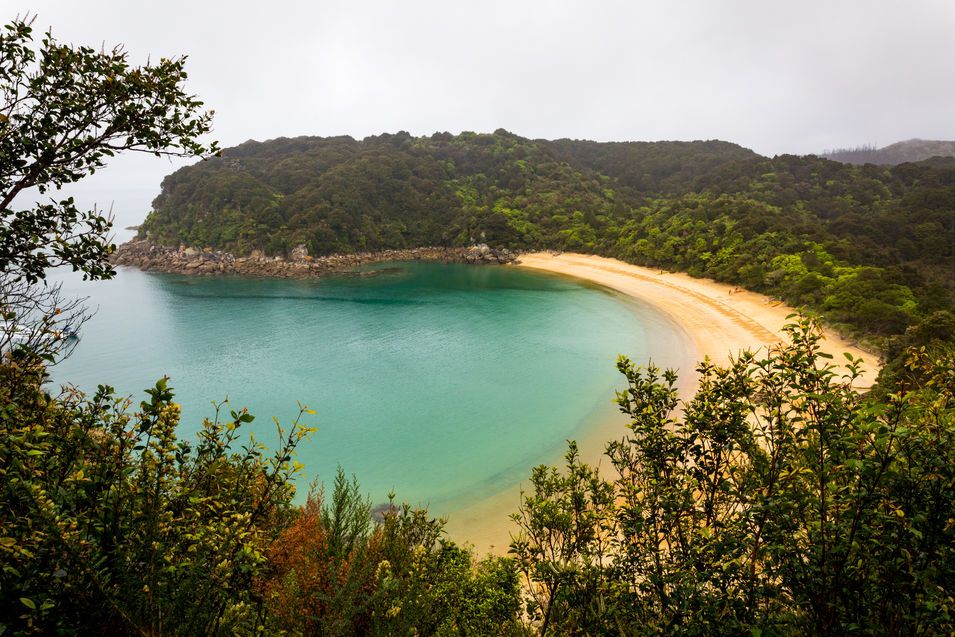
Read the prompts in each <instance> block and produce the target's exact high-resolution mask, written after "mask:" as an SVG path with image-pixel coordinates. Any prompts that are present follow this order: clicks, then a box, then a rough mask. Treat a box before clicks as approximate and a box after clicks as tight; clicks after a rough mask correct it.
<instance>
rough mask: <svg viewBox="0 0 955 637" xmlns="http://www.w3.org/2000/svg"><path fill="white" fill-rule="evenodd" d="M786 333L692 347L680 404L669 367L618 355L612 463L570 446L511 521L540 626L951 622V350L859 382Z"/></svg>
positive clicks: (940, 630) (954, 624)
mask: <svg viewBox="0 0 955 637" xmlns="http://www.w3.org/2000/svg"><path fill="white" fill-rule="evenodd" d="M789 333H790V336H791V338H792V343H791V344H789V345H785V346H779V347H777V348H774V349H772V350H770V351H769V352H768V353H767V355H766V356H765V357H760V356H757V355H755V354H750V353H745V354H743V355H741V356H740V357H739V358H738V359H736V360H735V361H734V362H733V363H732V364H731V365H730V366H728V367H727V368H717V367H715V366H714V365H712V364H711V363H709V362H704V363H702V364H701V365H700V367H699V369H698V372H699V374H700V386H699V390H698V392H697V394H696V396H695V397H694V398H693V399H692V400H690V401H687V402H685V403H683V405H682V414H681V413H680V411H681V410H680V401H679V400H678V399H677V395H676V390H675V382H676V375H675V374H674V373H673V372H665V373H663V374H662V376H661V374H660V372H659V370H657V369H655V368H653V367H650V368H647V369H646V370H644V369H640V368H637V367H635V366H634V365H633V364H632V363H631V362H630V361H629V360H627V359H625V358H621V360H620V361H619V364H618V367H619V369H620V371H621V373H622V374H623V375H624V376H625V377H626V378H627V382H628V387H627V389H626V390H624V391H622V392H620V393H619V396H618V402H619V404H620V407H621V410H622V411H623V412H624V413H625V414H627V415H628V416H629V417H630V419H631V424H630V425H629V427H628V432H627V435H626V436H625V437H624V438H622V439H620V440H616V441H613V442H611V443H610V444H609V445H608V448H607V456H608V458H609V459H610V462H611V464H612V467H613V469H614V473H615V477H614V479H613V480H611V481H607V482H605V481H603V480H601V479H599V478H598V476H597V474H596V472H595V471H594V470H593V469H591V468H590V467H587V466H586V465H582V464H581V463H580V462H579V461H578V459H577V458H576V454H575V453H574V449H573V447H571V451H570V453H569V454H568V466H567V470H566V471H565V472H564V473H559V472H557V470H556V469H547V468H545V467H541V468H538V469H537V470H535V472H534V474H533V477H532V486H533V492H532V493H531V494H530V495H527V496H525V498H524V502H523V507H522V512H521V514H520V515H518V516H517V517H516V519H517V521H518V522H519V523H520V525H521V527H522V532H521V534H520V535H519V536H518V537H517V538H516V539H515V541H514V543H513V544H512V551H513V552H514V553H515V555H516V556H517V557H518V559H519V564H520V566H521V570H522V573H523V574H524V576H525V578H526V579H527V581H528V585H529V591H530V593H531V597H532V599H531V606H532V608H533V609H534V611H535V615H534V617H535V619H536V621H537V622H538V626H540V629H541V632H542V633H549V634H661V633H664V634H686V635H712V634H726V635H738V634H754V635H771V634H779V635H797V634H798V635H802V634H817V635H844V634H893V635H927V634H939V635H941V634H950V632H951V631H952V630H953V629H955V616H953V615H952V612H953V609H955V606H953V602H955V597H953V596H955V554H953V549H955V520H953V519H952V516H951V512H952V511H953V510H955V508H953V507H955V501H953V500H955V400H953V399H955V366H953V365H955V350H953V348H952V347H951V346H950V345H948V346H944V347H943V348H942V350H940V351H938V352H936V353H935V354H930V353H928V352H927V351H926V350H925V349H921V350H911V351H910V353H909V355H908V358H907V364H906V365H907V368H908V369H909V370H911V371H912V372H913V373H912V375H911V376H910V378H911V379H912V381H911V382H908V383H906V384H904V385H901V386H899V388H898V391H896V392H894V393H889V394H884V395H882V396H881V397H876V396H861V395H859V394H858V393H856V392H855V391H854V390H853V389H852V386H851V385H852V381H853V379H854V377H855V372H856V370H857V367H856V365H857V364H858V361H853V360H849V369H850V370H851V371H850V373H849V374H848V375H846V376H844V377H837V376H836V373H835V371H834V369H835V368H834V367H833V366H832V365H830V364H828V362H827V361H826V356H825V355H824V354H822V353H821V352H820V351H819V349H818V341H819V336H818V332H817V331H815V330H814V329H813V327H812V325H811V324H810V323H808V322H802V323H800V324H798V325H792V326H790V327H789ZM555 547H557V549H556V550H555ZM541 592H543V593H545V594H543V595H541V594H540V593H541ZM542 600H543V601H542Z"/></svg>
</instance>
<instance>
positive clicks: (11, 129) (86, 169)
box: [0, 19, 217, 283]
mask: <svg viewBox="0 0 955 637" xmlns="http://www.w3.org/2000/svg"><path fill="white" fill-rule="evenodd" d="M184 63H185V58H178V59H165V58H163V59H161V60H160V61H159V63H158V64H147V65H145V66H139V67H136V66H132V65H130V63H129V60H128V56H127V54H126V52H125V51H124V50H123V49H122V47H116V48H114V49H112V50H101V51H97V50H95V49H93V48H92V47H86V46H78V47H76V46H71V45H64V44H60V43H59V42H57V41H56V40H55V39H54V37H53V35H52V33H50V32H47V33H46V35H45V36H44V37H43V38H42V40H41V41H40V46H39V47H38V50H36V47H35V46H34V43H33V29H32V20H29V19H17V20H14V21H13V22H11V23H10V24H7V25H5V26H4V27H3V31H2V32H0V219H2V221H3V223H2V224H0V272H2V273H3V275H4V276H5V277H22V278H25V279H26V280H28V281H29V282H31V283H35V282H36V281H37V280H39V279H42V278H44V274H45V271H46V270H47V269H48V268H51V267H55V266H58V265H69V266H71V267H72V268H73V269H74V270H81V271H82V272H84V274H85V275H86V276H88V277H90V278H94V279H97V278H108V277H109V276H111V274H112V270H111V269H110V267H109V264H108V262H107V261H106V256H107V255H108V254H109V253H110V251H111V245H110V243H109V240H108V237H107V233H108V232H109V228H110V221H109V219H107V218H106V217H104V216H103V215H102V214H100V213H99V212H98V211H96V210H92V211H82V210H79V209H78V208H77V207H76V206H75V205H74V202H73V199H72V198H66V199H63V200H61V201H57V200H55V199H51V200H50V202H49V203H43V204H37V205H36V206H35V207H33V208H29V209H26V210H13V209H11V205H13V203H14V199H15V198H16V197H17V195H19V194H21V193H24V191H26V190H28V189H30V188H36V189H38V191H39V193H40V194H43V193H46V192H48V191H50V190H51V189H57V190H58V189H59V188H60V187H61V186H63V185H65V184H70V183H73V182H75V181H77V180H79V179H82V178H83V177H86V176H87V175H90V174H92V173H94V172H96V171H97V170H98V169H100V168H102V167H103V166H105V164H106V161H107V159H108V158H109V157H112V156H113V155H115V154H116V153H121V152H124V151H139V152H149V153H153V154H155V155H177V156H184V157H192V156H201V155H205V154H208V153H212V152H215V151H216V150H217V147H216V145H215V144H214V143H213V144H211V145H208V146H206V145H204V144H202V143H200V142H198V141H197V139H198V138H199V137H200V136H201V135H203V134H205V133H207V132H208V131H209V129H210V125H211V118H212V114H211V113H200V112H199V109H200V108H201V106H202V103H201V102H199V101H198V100H196V98H195V97H193V96H190V95H189V94H187V93H186V92H185V91H184V90H183V87H182V84H183V82H184V81H185V79H186V72H185V70H184Z"/></svg>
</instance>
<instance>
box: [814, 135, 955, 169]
mask: <svg viewBox="0 0 955 637" xmlns="http://www.w3.org/2000/svg"><path fill="white" fill-rule="evenodd" d="M819 156H820V157H825V158H826V159H831V160H833V161H841V162H843V163H846V164H879V165H883V166H895V165H897V164H904V163H905V162H916V161H924V160H926V159H931V158H932V157H955V141H941V140H932V139H909V140H906V141H904V142H896V143H894V144H890V145H888V146H884V147H883V148H876V147H875V146H860V147H859V148H840V149H837V150H831V151H826V152H824V153H822V154H820V155H819Z"/></svg>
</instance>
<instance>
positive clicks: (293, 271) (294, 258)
mask: <svg viewBox="0 0 955 637" xmlns="http://www.w3.org/2000/svg"><path fill="white" fill-rule="evenodd" d="M516 258H517V255H516V254H515V253H513V252H510V251H509V250H496V249H494V248H489V247H488V246H486V245H484V244H480V245H476V246H470V247H467V248H437V247H429V248H408V249H404V250H382V251H380V252H361V253H356V254H333V255H328V256H319V257H313V256H310V255H309V254H308V250H307V249H306V248H305V246H297V247H296V248H295V249H293V250H292V251H291V253H290V254H289V258H288V259H286V258H283V257H278V256H275V257H269V256H266V255H265V254H264V253H263V252H262V251H261V250H253V251H252V253H251V254H250V255H249V256H247V257H236V256H235V255H233V254H230V253H228V252H222V251H218V250H212V249H211V248H204V249H202V250H200V249H198V248H193V247H187V246H180V247H179V248H173V247H170V246H164V245H159V244H156V243H153V242H151V241H149V240H140V241H137V240H133V241H130V242H128V243H124V244H123V245H121V246H119V248H117V249H116V252H115V253H114V254H113V256H112V259H111V260H112V263H113V264H114V265H124V266H131V267H135V268H139V269H140V270H146V271H153V272H170V273H174V274H196V275H217V274H236V275H241V276H254V277H270V278H272V277H274V278H310V277H316V276H322V275H323V274H330V273H334V272H346V271H348V270H353V269H354V268H357V267H359V266H361V265H364V264H366V263H380V262H382V261H437V262H441V263H472V264H500V263H510V262H512V261H514V260H516Z"/></svg>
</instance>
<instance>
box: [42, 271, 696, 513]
mask: <svg viewBox="0 0 955 637" xmlns="http://www.w3.org/2000/svg"><path fill="white" fill-rule="evenodd" d="M372 269H375V270H380V272H379V273H378V274H377V275H375V276H336V277H329V278H325V279H321V280H314V281H289V280H258V279H242V278H230V277H219V278H197V277H184V276H175V275H162V274H150V273H143V272H139V271H137V270H132V269H121V271H120V272H119V274H118V276H117V277H116V278H115V279H114V280H112V281H105V282H96V283H82V282H79V281H77V280H76V279H75V278H72V277H66V278H65V279H64V286H65V289H66V290H67V291H68V292H70V293H72V294H73V295H82V296H88V297H89V302H88V304H89V305H90V306H91V307H94V308H96V307H98V313H97V314H96V316H95V317H94V318H93V319H92V320H91V321H89V322H88V323H87V324H86V325H85V326H84V327H83V329H82V332H81V340H80V342H79V344H78V346H77V347H76V350H75V351H74V353H73V355H72V356H71V357H70V358H68V359H67V360H65V361H63V362H62V363H60V364H59V365H58V366H57V367H55V368H54V373H53V376H54V380H55V382H57V383H62V382H70V383H75V384H77V385H78V386H79V387H81V388H83V389H86V390H93V389H95V387H96V386H97V385H98V384H101V383H106V384H110V385H113V386H114V387H116V388H117V390H118V391H119V392H120V393H121V394H133V395H134V397H135V399H136V401H137V402H138V401H139V400H141V399H142V396H143V393H142V390H143V389H144V388H146V387H151V386H152V385H153V384H154V383H155V381H156V379H157V378H159V377H160V376H162V375H163V374H166V375H168V376H170V377H171V381H170V384H171V385H172V386H173V387H174V389H175V394H176V400H177V401H178V402H180V403H181V404H182V407H183V420H182V424H181V428H180V430H181V434H182V435H185V436H191V435H192V433H193V432H195V430H196V429H197V428H198V424H199V423H200V422H201V419H202V418H203V417H207V416H211V415H212V413H213V409H212V406H211V402H210V401H213V400H222V399H223V398H225V397H226V396H228V397H229V398H230V401H231V404H232V405H233V407H241V406H247V407H248V408H249V410H250V411H251V412H252V413H253V414H255V415H256V416H257V417H256V420H255V422H253V423H252V424H251V425H248V426H247V427H248V430H250V431H253V432H255V435H256V438H257V439H260V440H263V441H265V442H271V441H272V440H273V439H274V425H273V424H272V422H271V417H272V416H275V417H277V418H278V419H279V420H280V421H282V422H284V423H288V422H289V421H290V420H291V419H292V418H293V417H294V416H295V414H296V413H297V411H298V409H297V406H296V401H301V402H302V403H304V404H307V405H308V406H309V407H311V408H313V409H315V410H316V412H317V415H316V416H312V417H309V421H310V422H312V423H314V424H315V425H317V426H318V428H319V430H318V432H317V433H316V434H314V435H313V437H312V438H311V439H310V440H309V441H308V442H307V443H306V444H305V445H304V446H303V447H301V448H300V450H299V454H298V458H297V459H298V461H299V462H302V463H303V464H304V465H305V467H306V470H305V473H306V475H305V476H304V477H303V478H301V479H300V483H299V485H300V490H301V491H304V490H305V489H304V487H305V486H306V485H307V483H308V482H309V481H310V480H311V479H313V478H315V477H321V478H324V479H328V478H331V477H332V476H333V475H334V472H335V470H336V466H337V465H341V466H342V467H344V468H345V470H346V471H347V472H348V473H354V474H356V475H357V476H358V477H359V480H360V481H361V484H362V487H363V489H364V490H365V491H367V492H369V493H370V494H371V495H372V497H373V499H375V500H376V501H380V500H382V499H384V498H385V497H386V496H387V493H388V492H389V491H392V490H393V491H394V492H395V493H396V494H397V496H398V498H399V499H400V500H406V501H410V502H415V503H421V504H430V505H431V507H432V509H435V510H437V512H439V513H440V512H441V511H443V510H450V509H456V508H459V507H460V505H461V502H462V501H466V500H469V499H477V498H480V497H484V496H487V495H489V494H492V493H494V492H497V491H500V490H502V489H505V488H508V487H511V486H513V485H514V484H515V483H517V482H518V481H521V480H525V479H526V478H527V476H528V475H529V473H530V468H531V467H532V466H533V465H535V464H538V463H540V462H542V461H547V460H551V459H553V458H554V457H555V456H556V455H557V454H559V453H560V451H561V449H562V448H563V447H564V445H565V442H564V441H565V440H566V439H567V438H576V437H579V436H582V435H585V434H586V429H587V427H588V426H592V425H593V423H594V421H595V419H599V418H606V416H607V414H608V413H611V412H612V406H611V405H612V398H613V390H614V388H617V387H619V386H620V378H621V377H619V374H618V373H617V371H616V369H615V365H614V362H615V359H616V356H617V354H620V353H623V354H627V355H628V356H631V357H632V358H634V359H637V360H640V361H645V360H646V359H647V358H648V357H652V358H653V359H654V361H655V362H658V363H660V364H662V365H679V364H681V363H682V357H683V355H684V349H683V345H682V339H681V337H680V334H679V331H678V328H676V327H675V326H673V325H672V324H671V323H670V322H669V321H667V320H666V319H664V318H663V317H661V316H660V315H659V314H657V313H656V312H655V311H653V310H652V309H651V308H649V307H647V306H645V305H642V304H639V303H636V302H633V301H630V300H626V299H623V298H622V297H620V296H618V295H616V294H613V293H611V292H608V291H606V290H603V289H602V288H598V287H594V286H589V285H586V284H583V283H580V282H577V281H574V280H570V279H565V278H560V277H555V276H551V275H546V274H542V273H536V272H531V271H525V270H521V269H517V268H511V267H490V266H488V267H477V266H465V265H441V264H434V263H401V264H382V265H377V266H375V267H374V268H372ZM515 505H516V503H515Z"/></svg>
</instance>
